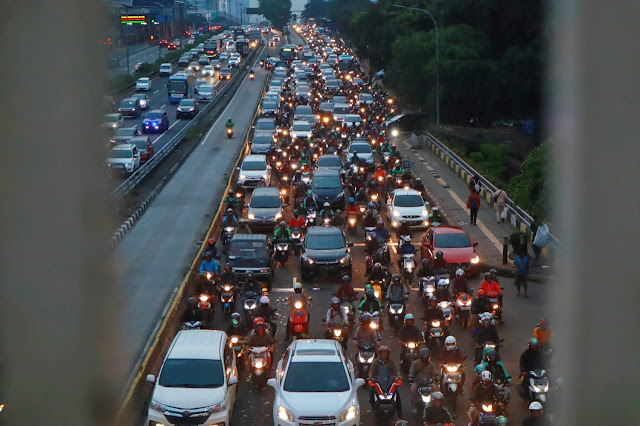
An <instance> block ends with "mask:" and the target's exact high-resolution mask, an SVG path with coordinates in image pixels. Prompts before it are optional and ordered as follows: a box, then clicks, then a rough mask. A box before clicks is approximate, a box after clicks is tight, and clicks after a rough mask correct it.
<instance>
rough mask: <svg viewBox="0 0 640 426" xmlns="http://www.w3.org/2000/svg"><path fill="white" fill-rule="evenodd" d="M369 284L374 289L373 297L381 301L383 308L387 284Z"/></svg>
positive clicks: (371, 281)
mask: <svg viewBox="0 0 640 426" xmlns="http://www.w3.org/2000/svg"><path fill="white" fill-rule="evenodd" d="M369 284H370V285H371V287H373V295H374V296H375V297H376V299H378V300H379V301H380V305H381V306H382V303H383V300H384V295H386V293H385V291H384V287H385V282H384V281H380V280H377V281H374V280H370V281H369Z"/></svg>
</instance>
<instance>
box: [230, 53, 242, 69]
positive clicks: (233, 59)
mask: <svg viewBox="0 0 640 426" xmlns="http://www.w3.org/2000/svg"><path fill="white" fill-rule="evenodd" d="M240 62H241V59H240V55H231V56H230V57H229V67H239V66H240Z"/></svg>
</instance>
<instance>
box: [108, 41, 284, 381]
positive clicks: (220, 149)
mask: <svg viewBox="0 0 640 426" xmlns="http://www.w3.org/2000/svg"><path fill="white" fill-rule="evenodd" d="M275 52H276V48H271V49H269V48H267V49H265V51H264V53H263V55H266V54H267V53H269V54H271V55H274V54H275ZM255 74H256V78H255V80H254V81H250V80H249V79H246V80H245V81H244V82H243V83H242V85H241V86H240V87H239V88H238V90H237V92H236V94H235V95H234V97H233V99H232V100H231V102H230V103H229V104H228V106H227V108H226V110H225V111H223V113H222V114H221V115H220V119H218V120H217V121H216V122H215V123H214V125H213V126H212V128H211V129H210V131H209V132H208V133H207V134H206V137H205V138H204V140H203V141H202V143H201V145H200V146H198V147H197V148H196V149H195V150H194V151H193V152H192V153H191V155H190V156H189V158H187V160H186V161H185V163H184V164H183V165H182V166H181V167H180V168H179V169H178V171H177V172H176V174H175V175H174V176H173V177H172V179H171V180H170V181H169V183H168V184H167V185H166V186H165V188H164V189H163V190H162V192H161V193H160V194H159V195H158V197H157V198H156V199H155V200H154V202H153V203H152V204H151V206H150V207H149V209H148V210H147V211H146V212H145V214H144V215H143V216H142V218H141V219H140V220H139V221H138V223H137V224H136V226H135V227H134V228H133V229H132V230H131V231H130V232H129V233H128V234H127V236H126V237H125V238H124V239H123V240H122V241H121V242H120V244H119V245H118V247H117V249H116V250H115V264H116V265H117V268H118V294H119V295H120V297H121V304H120V306H119V309H120V318H121V327H120V330H122V336H121V339H120V341H121V342H123V343H122V345H121V347H120V356H119V362H120V365H121V366H122V368H123V371H122V375H123V376H126V375H128V374H129V373H130V371H131V369H132V368H133V366H134V365H135V362H136V361H137V359H138V357H139V356H140V355H141V352H142V350H143V348H144V345H145V343H146V341H147V339H148V338H149V336H150V334H151V332H152V330H153V328H154V326H155V324H156V322H157V321H158V320H159V319H160V317H161V313H162V310H163V309H164V307H165V305H166V303H167V302H168V301H169V300H170V298H171V297H172V294H173V292H174V291H175V290H176V288H177V287H178V286H179V285H180V283H181V281H182V279H183V278H184V275H185V273H186V271H187V269H188V267H189V266H190V265H191V262H192V261H193V258H194V256H195V255H196V253H197V250H198V248H199V241H200V240H201V239H202V237H203V235H205V232H206V231H207V229H208V228H209V225H210V223H211V220H212V219H213V217H214V215H215V212H216V209H217V207H218V204H219V202H220V199H221V198H222V196H223V192H224V189H225V187H226V184H227V176H228V174H229V173H230V172H231V167H232V166H233V163H234V160H235V158H237V157H238V154H239V152H240V148H241V146H242V145H241V143H240V142H241V136H242V134H243V133H244V131H245V130H246V129H247V128H248V126H249V123H250V119H251V118H252V116H253V113H254V110H253V106H254V105H255V104H256V103H257V101H258V99H259V96H260V94H261V88H262V84H263V83H264V81H265V79H266V78H267V72H266V71H264V70H262V69H260V67H257V68H256V72H255ZM161 86H162V84H161ZM164 96H166V94H164V95H163V97H164ZM153 102H154V100H152V105H151V106H152V108H153V107H155V106H154V104H153ZM163 103H164V102H163ZM228 117H233V120H234V122H235V124H236V127H235V136H234V137H233V138H232V139H231V140H229V139H227V137H226V133H225V127H224V122H225V121H226V119H227V118H228ZM172 122H174V121H172ZM230 160H231V161H230ZM124 382H125V377H122V383H123V384H124Z"/></svg>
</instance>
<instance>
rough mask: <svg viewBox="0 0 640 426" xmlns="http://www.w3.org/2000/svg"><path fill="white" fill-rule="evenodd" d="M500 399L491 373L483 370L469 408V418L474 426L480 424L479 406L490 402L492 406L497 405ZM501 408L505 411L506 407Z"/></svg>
mask: <svg viewBox="0 0 640 426" xmlns="http://www.w3.org/2000/svg"><path fill="white" fill-rule="evenodd" d="M497 398H498V390H497V389H496V387H495V386H494V385H493V380H492V377H491V372H490V371H487V370H483V371H482V372H481V373H480V383H479V384H478V385H477V386H476V387H475V388H474V389H473V392H471V397H470V398H469V399H470V400H471V407H469V412H468V414H469V418H470V419H471V423H472V424H477V422H478V414H480V409H479V408H478V404H482V403H487V402H490V403H491V404H495V403H496V401H497ZM501 408H503V409H504V406H502V407H501Z"/></svg>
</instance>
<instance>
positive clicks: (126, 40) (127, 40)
mask: <svg viewBox="0 0 640 426" xmlns="http://www.w3.org/2000/svg"><path fill="white" fill-rule="evenodd" d="M120 5H121V6H122V7H124V8H127V9H133V6H129V5H127V4H122V3H120ZM120 15H122V8H120ZM129 25H133V24H132V23H129V22H128V23H127V26H126V27H125V32H124V33H125V34H124V36H125V42H126V44H127V73H126V74H127V75H129V73H130V72H131V68H129ZM118 68H119V67H118Z"/></svg>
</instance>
